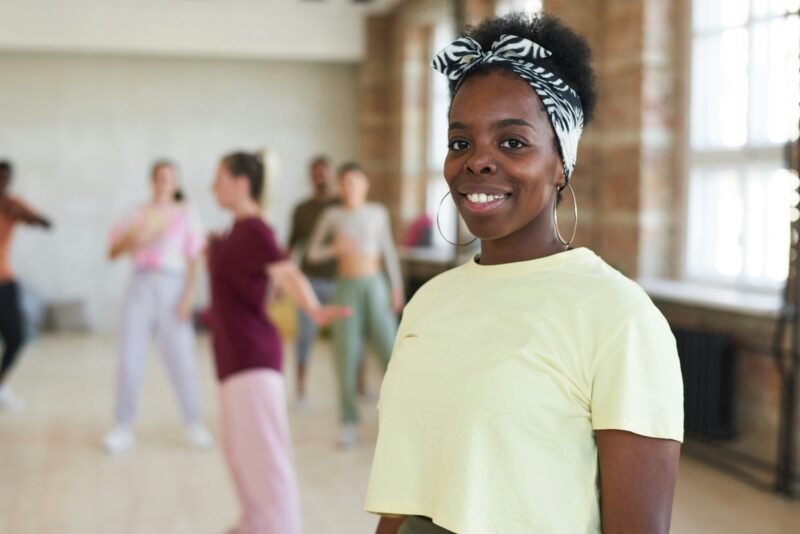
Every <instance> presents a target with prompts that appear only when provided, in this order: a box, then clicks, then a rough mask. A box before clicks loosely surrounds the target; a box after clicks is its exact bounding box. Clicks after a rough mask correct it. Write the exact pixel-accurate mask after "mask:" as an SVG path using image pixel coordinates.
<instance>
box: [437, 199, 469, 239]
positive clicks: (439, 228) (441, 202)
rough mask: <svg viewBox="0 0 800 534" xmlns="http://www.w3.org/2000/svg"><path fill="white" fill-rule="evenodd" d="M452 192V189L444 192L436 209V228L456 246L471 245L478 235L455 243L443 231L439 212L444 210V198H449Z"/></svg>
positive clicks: (443, 237)
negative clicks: (463, 241)
mask: <svg viewBox="0 0 800 534" xmlns="http://www.w3.org/2000/svg"><path fill="white" fill-rule="evenodd" d="M449 194H450V191H448V192H447V193H445V194H444V196H443V197H442V200H440V201H439V209H437V210H436V229H437V230H439V235H440V236H442V239H444V240H445V241H447V242H448V243H450V244H451V245H453V246H454V247H466V246H467V245H471V244H472V243H474V242H475V240H476V239H478V238H477V237H473V238H472V240H471V241H467V242H466V243H453V242H452V241H450V240H449V239H447V237H445V235H444V232H442V225H441V224H440V223H439V214H440V213H441V212H442V206H443V205H444V199H446V198H447V195H449Z"/></svg>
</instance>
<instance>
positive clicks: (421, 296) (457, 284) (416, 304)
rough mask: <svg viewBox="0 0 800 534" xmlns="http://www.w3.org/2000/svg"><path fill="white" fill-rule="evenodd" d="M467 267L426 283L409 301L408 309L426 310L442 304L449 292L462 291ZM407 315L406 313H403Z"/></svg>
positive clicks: (459, 268)
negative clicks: (437, 303) (433, 305)
mask: <svg viewBox="0 0 800 534" xmlns="http://www.w3.org/2000/svg"><path fill="white" fill-rule="evenodd" d="M464 271H465V266H464V265H461V266H459V267H454V268H452V269H448V270H446V271H444V272H442V273H439V274H437V275H436V276H434V277H433V278H431V279H430V280H428V281H427V282H425V283H424V284H423V285H422V286H420V288H419V289H417V291H416V292H415V293H414V296H413V297H411V299H410V300H409V301H408V304H407V306H406V307H407V309H410V310H411V311H412V312H414V311H415V309H420V310H424V309H426V308H428V306H429V305H432V304H434V303H436V302H440V301H441V299H442V297H443V295H445V294H446V293H447V292H449V291H453V290H455V291H461V290H462V288H463V284H464V282H465V280H464ZM403 313H404V314H405V312H403Z"/></svg>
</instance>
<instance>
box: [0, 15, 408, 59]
mask: <svg viewBox="0 0 800 534" xmlns="http://www.w3.org/2000/svg"><path fill="white" fill-rule="evenodd" d="M393 3H394V0H374V1H373V2H371V3H369V4H354V3H353V2H351V1H350V0H326V1H324V2H310V1H307V0H69V1H65V0H3V1H2V2H0V48H5V49H16V50H56V51H66V50H68V51H83V52H136V53H147V54H173V55H203V56H206V57H207V56H228V57H237V56H245V57H259V58H272V59H275V58H279V59H290V60H297V59H304V60H314V61H356V60H358V59H360V58H361V57H362V56H363V54H364V28H363V17H364V16H365V15H366V14H367V13H369V12H374V11H378V10H382V9H386V8H387V7H388V6H390V5H391V4H393Z"/></svg>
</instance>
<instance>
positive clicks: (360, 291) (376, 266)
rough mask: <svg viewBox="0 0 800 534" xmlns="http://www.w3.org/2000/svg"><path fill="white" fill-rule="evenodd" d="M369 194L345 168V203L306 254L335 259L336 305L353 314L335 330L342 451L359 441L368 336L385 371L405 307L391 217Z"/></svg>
mask: <svg viewBox="0 0 800 534" xmlns="http://www.w3.org/2000/svg"><path fill="white" fill-rule="evenodd" d="M368 191H369V179H368V178H367V175H366V174H365V173H364V171H363V170H362V169H361V167H359V166H358V165H356V164H354V163H351V164H345V165H343V166H342V167H341V169H340V170H339V192H340V196H341V199H342V203H341V205H339V206H333V207H330V208H328V209H327V210H326V211H325V213H324V214H323V215H322V217H320V220H319V222H318V223H317V227H316V228H315V229H314V232H313V234H312V235H311V241H310V243H309V247H308V252H307V255H306V257H307V258H308V260H309V261H311V262H324V261H327V260H330V259H331V258H335V259H336V260H337V280H336V291H335V294H334V303H336V304H338V305H341V306H347V307H349V308H351V309H352V310H353V314H352V315H351V316H350V317H348V318H347V319H344V320H341V321H339V322H337V323H335V324H334V325H333V338H334V350H335V357H336V374H337V378H338V382H339V397H340V406H341V421H342V432H341V436H340V439H339V444H340V445H341V446H343V447H350V446H352V445H354V444H355V443H356V441H357V440H358V438H357V430H356V425H357V422H358V412H357V410H356V406H355V389H356V377H357V374H358V365H359V361H360V359H361V355H362V354H363V350H362V349H363V342H364V334H366V337H367V338H368V339H369V341H370V342H371V343H372V346H373V348H374V351H375V353H376V354H377V356H378V357H379V358H380V360H381V362H382V364H383V365H384V367H385V366H386V364H387V363H388V362H389V357H390V355H391V353H392V345H393V344H394V336H395V334H396V331H397V318H396V315H395V314H396V313H399V312H400V310H401V309H402V307H403V304H404V299H403V283H402V276H401V273H400V261H399V259H398V256H397V250H396V248H395V246H394V241H393V239H392V231H391V223H390V221H389V214H388V212H387V210H386V208H385V207H383V206H382V205H380V204H377V203H374V202H367V193H368ZM382 263H383V265H384V266H385V269H386V272H387V274H388V278H389V285H390V287H391V290H390V289H389V287H388V286H387V283H386V277H384V275H383V272H382Z"/></svg>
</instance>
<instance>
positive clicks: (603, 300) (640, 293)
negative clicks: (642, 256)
mask: <svg viewBox="0 0 800 534" xmlns="http://www.w3.org/2000/svg"><path fill="white" fill-rule="evenodd" d="M595 258H596V259H595V260H594V261H592V262H588V263H587V264H586V265H585V266H584V271H583V272H581V273H579V274H580V276H578V277H576V280H575V283H576V284H577V285H578V287H579V290H580V294H581V295H582V301H583V302H584V303H585V305H587V306H588V307H589V308H595V311H597V314H596V316H597V317H604V318H606V319H607V320H608V321H612V322H619V321H625V320H627V319H630V318H632V317H635V316H638V315H641V314H643V313H644V314H651V313H656V314H659V313H660V312H658V308H656V305H655V304H653V301H652V299H651V298H650V296H649V295H648V294H647V293H646V292H645V290H644V289H643V288H642V286H640V285H639V284H638V283H636V281H635V280H632V279H631V278H629V277H628V276H626V275H625V274H624V273H623V272H621V271H620V270H619V269H618V268H616V267H614V266H613V265H611V264H609V263H608V262H606V261H605V260H604V259H603V258H601V257H600V256H595Z"/></svg>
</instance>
